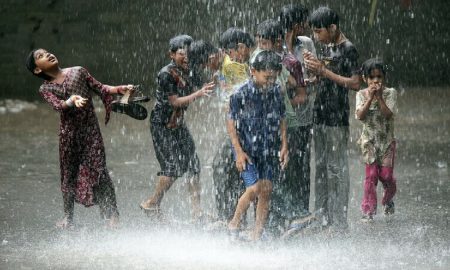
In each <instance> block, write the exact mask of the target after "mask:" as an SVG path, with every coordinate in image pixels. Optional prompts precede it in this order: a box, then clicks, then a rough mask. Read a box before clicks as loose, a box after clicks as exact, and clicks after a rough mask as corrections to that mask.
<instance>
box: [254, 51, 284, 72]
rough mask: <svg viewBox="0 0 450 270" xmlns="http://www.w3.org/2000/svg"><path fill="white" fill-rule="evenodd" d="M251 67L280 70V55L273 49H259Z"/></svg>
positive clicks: (258, 69) (259, 69)
mask: <svg viewBox="0 0 450 270" xmlns="http://www.w3.org/2000/svg"><path fill="white" fill-rule="evenodd" d="M252 68H254V69H256V70H257V71H261V70H276V71H280V70H281V68H282V67H281V57H280V56H279V55H278V54H276V53H275V52H273V51H261V52H260V53H258V55H256V57H255V60H254V61H253V63H252Z"/></svg>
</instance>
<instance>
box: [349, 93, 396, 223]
mask: <svg viewBox="0 0 450 270" xmlns="http://www.w3.org/2000/svg"><path fill="white" fill-rule="evenodd" d="M382 97H383V100H384V102H385V103H386V106H387V107H388V108H389V110H391V112H392V113H393V115H392V116H391V117H390V118H389V119H386V118H385V117H384V116H383V115H382V113H381V110H380V106H379V103H378V101H377V100H376V99H375V98H374V99H373V100H372V103H371V104H370V107H369V110H368V111H367V114H366V116H365V118H364V119H363V120H361V121H362V123H363V130H362V133H361V137H360V138H359V140H358V144H359V145H360V147H361V150H362V154H363V158H364V162H365V163H366V176H365V179H364V195H363V199H362V203H361V211H362V212H363V214H366V215H375V214H376V210H377V190H376V189H377V183H378V180H380V181H381V183H382V184H383V189H384V195H383V199H382V201H381V204H382V205H386V204H387V203H390V202H391V201H392V199H393V197H394V195H395V192H396V190H397V186H396V181H395V178H394V176H393V174H394V159H395V147H396V142H395V136H394V118H395V115H396V114H397V92H396V91H395V89H394V88H384V90H383V93H382ZM368 99H369V96H368V91H367V89H365V90H361V91H359V92H358V93H357V94H356V108H357V109H358V108H362V106H364V104H365V103H366V102H367V100H368Z"/></svg>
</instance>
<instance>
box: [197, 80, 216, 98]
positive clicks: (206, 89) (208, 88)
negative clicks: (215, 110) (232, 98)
mask: <svg viewBox="0 0 450 270" xmlns="http://www.w3.org/2000/svg"><path fill="white" fill-rule="evenodd" d="M214 86H216V84H215V83H214V82H209V83H205V84H204V85H203V87H202V88H201V89H200V90H198V91H197V97H203V96H207V97H210V94H211V93H212V91H213V89H214Z"/></svg>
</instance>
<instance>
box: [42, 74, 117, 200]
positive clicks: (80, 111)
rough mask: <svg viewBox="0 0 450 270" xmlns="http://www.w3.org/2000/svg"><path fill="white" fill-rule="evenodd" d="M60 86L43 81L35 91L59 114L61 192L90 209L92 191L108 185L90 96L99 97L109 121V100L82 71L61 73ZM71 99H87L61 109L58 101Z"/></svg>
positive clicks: (101, 87) (106, 89)
mask: <svg viewBox="0 0 450 270" xmlns="http://www.w3.org/2000/svg"><path fill="white" fill-rule="evenodd" d="M63 72H64V73H65V74H66V76H65V79H64V82H63V83H62V84H56V83H51V82H48V81H45V82H44V84H43V85H41V87H40V89H39V93H40V94H41V96H42V97H43V98H44V99H45V100H46V101H47V102H48V103H49V104H50V105H51V106H52V107H53V109H55V110H56V111H58V112H59V113H60V116H61V123H60V132H59V155H60V167H61V190H62V192H63V193H68V192H70V193H73V194H74V195H75V201H76V202H78V203H81V204H83V205H85V206H92V205H94V204H95V203H96V202H95V199H94V192H93V187H94V186H96V185H98V184H99V183H102V182H111V179H110V177H109V174H108V170H107V168H106V159H105V148H104V145H103V139H102V135H101V133H100V126H99V124H98V120H97V116H96V115H95V112H94V106H93V103H92V96H93V94H94V93H95V94H97V95H99V96H100V98H101V100H102V101H103V104H104V105H105V108H106V121H105V124H106V123H107V122H108V120H109V115H110V112H111V102H112V100H113V96H112V95H111V94H109V89H110V86H107V85H103V84H101V83H100V82H98V81H97V80H95V79H94V78H93V77H92V76H91V75H90V74H89V72H88V71H87V70H86V69H85V68H83V67H72V68H67V69H64V70H63ZM71 95H80V96H82V97H83V98H87V99H88V100H87V102H86V105H85V106H84V107H82V108H76V107H75V106H74V107H71V108H66V109H63V108H62V101H64V100H67V99H68V98H69V97H70V96H71Z"/></svg>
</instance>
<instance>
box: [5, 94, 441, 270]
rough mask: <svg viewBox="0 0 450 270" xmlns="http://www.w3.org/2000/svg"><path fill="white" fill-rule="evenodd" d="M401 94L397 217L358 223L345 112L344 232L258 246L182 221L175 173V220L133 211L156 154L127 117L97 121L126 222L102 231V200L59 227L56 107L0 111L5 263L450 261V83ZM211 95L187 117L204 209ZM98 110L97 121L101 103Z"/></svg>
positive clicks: (141, 128) (159, 265)
mask: <svg viewBox="0 0 450 270" xmlns="http://www.w3.org/2000/svg"><path fill="white" fill-rule="evenodd" d="M398 91H399V100H398V105H399V115H398V117H397V118H396V135H397V138H398V153H397V161H396V168H395V176H396V178H397V183H398V193H397V196H396V198H395V202H396V213H395V215H394V216H393V217H392V218H389V219H386V218H385V217H383V216H382V215H379V216H377V217H376V218H375V222H374V223H373V224H371V225H367V224H362V223H360V222H359V218H360V212H359V205H360V201H361V197H362V181H363V177H364V170H363V169H364V167H363V165H362V161H361V158H360V152H359V150H358V148H357V146H356V140H357V138H358V136H359V132H360V130H361V124H360V123H358V122H356V121H355V120H353V114H352V119H351V120H352V121H351V140H350V142H349V156H350V158H349V165H350V177H351V186H350V201H349V224H350V230H349V233H347V234H345V235H333V234H329V233H326V232H322V233H318V234H311V235H307V236H304V237H300V238H297V239H295V240H292V241H288V242H283V241H270V242H261V243H257V244H245V243H241V244H234V243H230V242H229V241H228V239H227V238H226V236H225V235H224V234H223V233H214V232H208V231H204V230H201V229H199V228H195V227H193V226H191V225H189V223H188V221H189V214H188V212H189V211H188V209H189V208H188V207H189V202H188V199H187V198H188V193H187V186H186V185H185V184H184V181H183V180H182V179H180V180H179V181H178V182H177V183H176V184H175V185H174V186H173V187H172V189H171V191H170V192H169V193H168V194H167V195H166V198H165V200H164V202H163V204H162V208H163V211H164V212H165V213H166V216H167V217H168V220H169V224H170V225H161V224H155V223H153V222H152V221H151V220H149V219H148V218H147V217H146V216H145V215H144V214H143V213H142V212H140V210H139V208H138V203H139V202H141V201H142V200H143V199H144V198H146V197H147V196H148V195H149V194H150V192H151V190H152V189H153V186H154V182H155V178H156V172H157V170H158V163H157V161H156V159H155V157H154V153H153V148H152V144H151V137H150V134H149V124H148V121H141V122H140V121H133V120H131V119H130V118H127V117H125V116H122V115H115V116H113V118H112V119H111V121H110V124H109V125H108V126H107V127H104V125H101V126H102V132H103V138H104V140H105V146H106V151H107V164H108V168H109V170H110V172H111V174H112V179H113V181H114V183H115V186H116V193H117V197H118V205H119V210H120V212H121V227H120V228H119V229H118V230H115V231H111V230H108V229H105V228H104V223H103V222H102V221H101V220H100V218H99V212H98V208H97V207H92V208H84V207H81V206H77V207H76V209H75V225H76V226H75V228H74V229H73V230H71V231H60V230H58V229H56V228H54V224H55V221H56V220H58V219H59V218H60V217H61V216H62V213H63V212H62V197H61V192H60V189H59V163H58V139H57V131H58V121H59V119H58V115H57V113H56V112H54V111H52V110H51V109H50V107H49V106H47V105H46V104H38V105H37V108H36V109H28V110H23V111H21V112H16V113H11V112H8V110H6V109H5V110H4V109H2V110H0V242H1V244H0V269H124V268H129V269H212V268H215V269H238V268H242V269H449V268H450V233H449V229H448V228H449V222H450V213H449V212H450V201H449V199H448V198H449V196H450V177H449V171H448V170H449V168H448V165H449V164H450V105H448V104H449V102H450V88H430V89H423V88H415V89H398ZM354 96H355V95H354V93H352V94H351V104H352V105H353V106H354ZM212 103H213V102H212V101H211V100H210V101H206V102H204V103H203V104H200V102H197V103H196V104H194V105H193V106H192V107H191V108H190V113H189V114H188V121H190V123H192V122H194V121H196V123H195V124H191V125H190V126H191V130H192V133H193V134H194V139H195V140H196V143H197V147H198V153H199V157H200V159H201V162H202V167H203V171H202V175H201V181H202V185H203V193H202V205H203V206H204V209H205V211H207V212H208V213H210V214H214V205H213V202H212V197H213V196H212V185H211V181H212V180H211V173H212V172H211V163H212V159H213V157H214V151H215V145H217V142H218V141H219V140H220V139H221V138H219V137H220V136H218V134H219V133H220V132H219V131H218V130H219V129H220V128H221V127H222V124H221V119H220V117H218V110H217V109H216V108H215V107H214V106H213V104H212ZM1 104H2V103H0V105H1ZM151 106H152V104H148V106H147V107H148V108H151ZM0 109H1V108H0ZM352 109H353V108H352ZM99 119H100V122H101V123H103V112H99ZM378 191H379V195H381V188H380V187H379V188H378ZM312 196H313V194H312ZM312 198H313V197H312ZM379 199H380V198H379Z"/></svg>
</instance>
